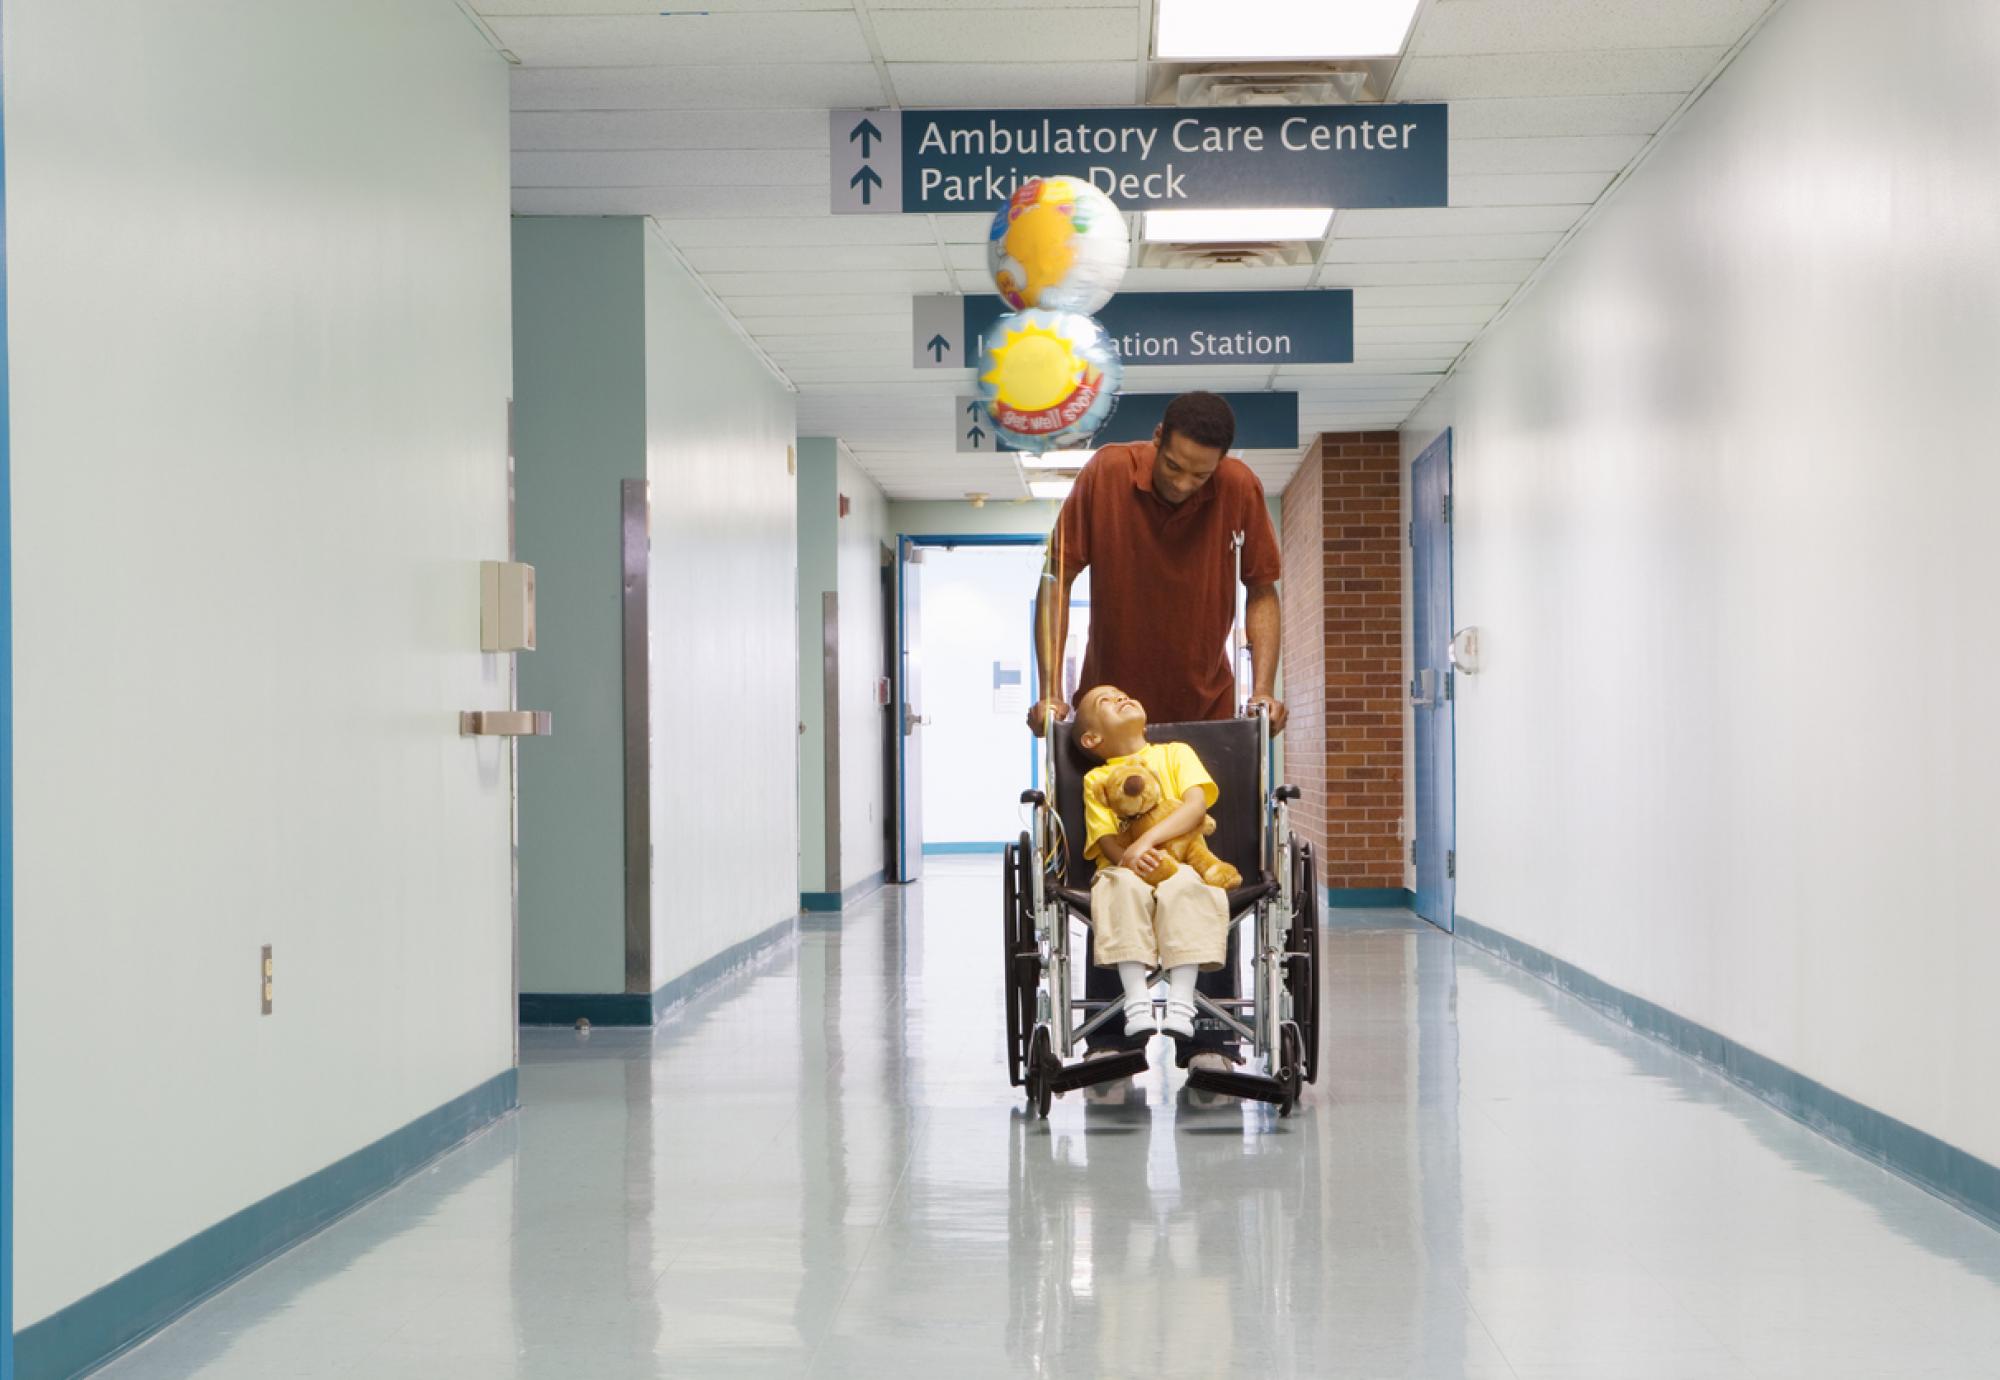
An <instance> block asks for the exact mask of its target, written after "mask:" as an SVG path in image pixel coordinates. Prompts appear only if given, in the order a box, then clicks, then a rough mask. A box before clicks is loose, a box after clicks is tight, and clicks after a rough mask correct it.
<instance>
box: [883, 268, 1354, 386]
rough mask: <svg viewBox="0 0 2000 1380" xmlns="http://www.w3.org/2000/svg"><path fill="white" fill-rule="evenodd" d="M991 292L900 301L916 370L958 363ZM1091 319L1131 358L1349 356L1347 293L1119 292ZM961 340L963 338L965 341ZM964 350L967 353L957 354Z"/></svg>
mask: <svg viewBox="0 0 2000 1380" xmlns="http://www.w3.org/2000/svg"><path fill="white" fill-rule="evenodd" d="M1006 310H1007V307H1006V305H1005V304H1004V303H1003V302H1001V300H1000V299H999V298H998V297H960V296H958V295H957V294H955V293H940V294H936V295H933V296H926V297H915V298H912V299H911V302H910V325H911V332H910V350H911V356H910V357H911V361H912V363H914V364H915V365H916V367H917V368H919V369H967V368H971V367H972V366H973V365H974V364H976V363H978V359H977V355H978V350H979V341H980V339H981V338H982V337H983V336H984V335H985V334H986V330H987V328H988V327H989V326H991V325H992V324H993V323H994V322H995V321H997V320H999V319H1000V317H1001V316H1002V315H1003V314H1004V313H1005V312H1006ZM1097 319H1098V320H1099V321H1100V322H1102V323H1103V325H1104V329H1105V331H1106V332H1107V333H1108V334H1109V335H1110V336H1111V338H1112V339H1113V340H1114V341H1116V342H1117V345H1118V358H1119V360H1120V362H1121V363H1123V364H1124V366H1125V367H1126V368H1128V369H1129V368H1131V367H1132V366H1133V365H1135V364H1169V365H1189V364H1195V365H1200V364H1351V363H1353V361H1354V292H1353V290H1352V289H1350V288H1310V289H1303V290H1299V291H1284V292H1121V293H1119V294H1118V295H1117V296H1116V297H1113V298H1112V299H1111V300H1110V301H1109V302H1107V303H1105V304H1104V306H1103V307H1101V308H1100V309H1099V310H1098V313H1097ZM968 342H970V344H969V345H968ZM968 348H969V349H970V350H971V351H972V353H971V355H968V354H967V350H968Z"/></svg>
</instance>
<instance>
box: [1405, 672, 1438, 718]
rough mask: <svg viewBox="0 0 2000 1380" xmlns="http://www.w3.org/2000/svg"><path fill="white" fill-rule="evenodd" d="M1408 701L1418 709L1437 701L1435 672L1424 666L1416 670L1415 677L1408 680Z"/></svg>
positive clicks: (1425, 707) (1427, 706)
mask: <svg viewBox="0 0 2000 1380" xmlns="http://www.w3.org/2000/svg"><path fill="white" fill-rule="evenodd" d="M1410 703H1411V705H1412V706H1414V707H1415V708H1418V709H1429V708H1430V707H1431V706H1432V705H1434V704H1436V703H1437V672H1436V671H1433V670H1430V669H1429V668H1426V669H1424V670H1421V671H1419V672H1417V678H1416V679H1415V680H1413V681H1411V682H1410Z"/></svg>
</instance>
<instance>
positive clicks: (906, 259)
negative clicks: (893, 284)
mask: <svg viewBox="0 0 2000 1380" xmlns="http://www.w3.org/2000/svg"><path fill="white" fill-rule="evenodd" d="M683 252H684V253H685V254H686V255H687V259H688V262H689V263H691V264H693V265H694V267H695V268H696V269H697V270H699V271H700V272H701V273H703V274H709V273H743V272H752V273H772V272H783V271H786V270H797V269H800V268H811V269H815V270H821V271H825V272H828V273H849V272H853V271H856V270H869V269H882V268H921V269H931V270H935V269H937V268H939V267H940V265H941V260H940V259H939V258H938V250H937V246H936V245H934V244H843V245H827V246H825V247H823V248H820V249H814V250H811V251H809V252H805V253H801V252H800V251H799V250H797V249H792V248H784V247H780V246H771V245H763V246H749V247H743V248H721V247H715V248H697V249H687V250H684V251H683ZM906 315H907V313H906Z"/></svg>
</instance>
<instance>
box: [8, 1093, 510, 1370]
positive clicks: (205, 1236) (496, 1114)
mask: <svg viewBox="0 0 2000 1380" xmlns="http://www.w3.org/2000/svg"><path fill="white" fill-rule="evenodd" d="M517 1078H518V1076H517V1074H516V1072H515V1071H514V1070H513V1069H507V1070H506V1071H504V1072H502V1073H499V1074H496V1075H494V1076H493V1077H492V1078H489V1079H487V1080H486V1081H485V1082H484V1083H481V1084H480V1085H479V1086H478V1087H476V1088H474V1089H473V1090H472V1091H470V1092H468V1093H465V1094H463V1095H461V1096H459V1097H455V1098H453V1099H452V1100H451V1101H449V1102H447V1103H445V1104H444V1105H443V1106H442V1107H438V1108H435V1109H434V1110H432V1111H430V1112H427V1113H425V1114H424V1115H423V1116H420V1117H418V1118H417V1119H416V1120H415V1121H412V1122H411V1123H410V1124H409V1125H407V1126H405V1127H403V1128H402V1129H401V1130H397V1131H391V1132H390V1133H389V1134H388V1135H386V1136H384V1137H382V1139H380V1140H378V1141H376V1142H375V1143H374V1144H372V1145H366V1146H363V1147H362V1148H361V1149H359V1150H356V1151H355V1152H354V1153H353V1154H351V1155H349V1156H347V1157H346V1158H345V1159H341V1160H337V1161H335V1162H334V1163H333V1164H330V1165H328V1166H327V1167H326V1168H325V1169H322V1170H320V1171H319V1172H318V1173H316V1174H312V1175H309V1176H307V1177H306V1178H303V1179H300V1180H299V1181H298V1182H297V1183H295V1184H292V1185H291V1186H290V1187H288V1188H281V1189H279V1190H278V1191H277V1192H276V1193H273V1194H272V1195H271V1196H270V1197H268V1198H265V1199H263V1200H262V1201H261V1202H257V1203H253V1204H251V1205H250V1206H249V1207H247V1208H244V1209H243V1210H242V1211H241V1212H239V1213H236V1214H235V1215H234V1216H231V1217H225V1218H224V1219H223V1220H222V1221H220V1222H217V1223H216V1224H215V1225H214V1226H212V1227H210V1228H208V1229H207V1230H206V1231H203V1232H201V1233H199V1234H198V1235H195V1236H191V1237H189V1238H188V1239H187V1240H186V1241H183V1242H181V1244H180V1245H178V1246H175V1247H174V1248H173V1249H171V1250H169V1251H167V1252H166V1253H165V1254H163V1255H159V1256H155V1257H154V1258H153V1259H151V1260H149V1261H147V1262H146V1263H145V1264H144V1265H141V1266H139V1268H138V1269H136V1270H133V1271H132V1272H131V1273H130V1274H128V1275H124V1276H122V1277H121V1278H119V1279H116V1280H113V1281H112V1282H111V1283H110V1284H107V1285H105V1286H104V1287H103V1288H102V1289H99V1290H98V1291H97V1292H96V1293H94V1294H89V1295H86V1296H85V1297H83V1298H81V1299H78V1300H77V1301H76V1302H75V1303H72V1304H71V1305H69V1307H67V1308H64V1309H62V1310H61V1311H59V1312H56V1313H53V1314H51V1315H49V1316H48V1317H46V1318H43V1319H42V1320H41V1321H40V1322H37V1323H35V1324H33V1325H31V1326H29V1327H24V1328H22V1329H21V1331H20V1332H19V1333H18V1334H16V1335H15V1338H14V1365H15V1374H16V1375H18V1376H19V1377H20V1380H61V1378H62V1377H68V1376H73V1375H76V1374H78V1373H80V1372H82V1371H85V1370H88V1369H90V1368H91V1367H93V1366H98V1365H102V1364H103V1363H104V1362H105V1361H107V1360H109V1359H110V1358H111V1357H112V1356H114V1355H116V1354H117V1353H119V1352H120V1351H123V1350H124V1349H125V1348H127V1347H129V1346H131V1345H133V1344H134V1343H136V1342H138V1341H140V1340H141V1339H143V1338H145V1337H147V1336H149V1335H150V1334H152V1333H153V1332H155V1331H157V1330H158V1329H159V1328H161V1327H163V1326H165V1325H166V1324H167V1323H169V1322H171V1321H173V1319H174V1318H176V1317H178V1316H179V1315H180V1314H182V1313H184V1312H186V1311H187V1310H188V1309H190V1308H192V1307H194V1306H195V1305H196V1304H197V1303H200V1302H201V1301H202V1300H203V1299H205V1298H207V1297H208V1296H209V1295H211V1294H213V1293H215V1292H216V1291H217V1290H219V1289H222V1288H225V1287H226V1286H228V1285H229V1284H231V1283H233V1282H234V1281H235V1280H237V1279H239V1278H241V1277H242V1276H243V1275H245V1274H247V1273H249V1272H250V1271H251V1270H253V1269H255V1268H256V1267H257V1266H259V1265H261V1264H263V1263H264V1262H265V1261H266V1260H269V1259H270V1258H271V1257H272V1256H274V1255H276V1254H278V1253H279V1252H280V1251H283V1250H285V1249H286V1248H288V1247H290V1246H293V1245H295V1244H297V1243H298V1242H299V1241H301V1240H303V1239H304V1238H305V1237H308V1236H310V1235H312V1234H313V1233H314V1232H316V1231H318V1230H320V1229H321V1228H322V1227H324V1226H326V1225H327V1224H328V1223H330V1222H332V1221H334V1220H335V1219H336V1218H339V1217H343V1216H345V1215H346V1214H347V1213H349V1212H352V1211H353V1210H354V1209H355V1208H357V1207H359V1206H360V1205H361V1204H363V1203H365V1202H367V1201H368V1200H369V1199H371V1198H373V1197H375V1196H376V1195H378V1194H380V1193H382V1192H384V1191H385V1190H387V1189H389V1188H392V1187H394V1186H395V1185H396V1184H398V1183H400V1182H402V1181H403V1180H404V1179H406V1178H408V1177H409V1176H410V1175H411V1174H414V1173H415V1172H416V1171H417V1170H419V1169H421V1168H422V1167H423V1166H424V1165H426V1164H428V1163H429V1162H430V1161H432V1160H434V1159H436V1158H437V1157H438V1156H439V1155H441V1154H443V1153H444V1152H445V1151H447V1150H449V1149H451V1148H452V1147H454V1146H456V1145H458V1144H460V1143H461V1142H463V1141H464V1140H465V1139H466V1138H467V1137H468V1136H470V1135H472V1134H473V1133H474V1132H476V1131H478V1130H480V1129H481V1128H483V1127H485V1126H486V1125H488V1124H490V1123H491V1122H493V1121H495V1120H498V1119H499V1118H500V1117H502V1116H504V1115H506V1113H508V1112H509V1111H511V1110H513V1108H514V1107H515V1106H516V1105H517V1103H518V1100H519V1099H518V1081H517Z"/></svg>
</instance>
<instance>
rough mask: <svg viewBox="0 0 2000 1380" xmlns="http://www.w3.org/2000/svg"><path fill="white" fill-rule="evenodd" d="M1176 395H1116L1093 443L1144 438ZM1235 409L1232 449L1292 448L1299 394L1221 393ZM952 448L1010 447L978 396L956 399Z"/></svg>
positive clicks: (964, 450) (1147, 438)
mask: <svg viewBox="0 0 2000 1380" xmlns="http://www.w3.org/2000/svg"><path fill="white" fill-rule="evenodd" d="M1179 396H1180V394H1178V393H1120V394H1119V395H1118V407H1117V409H1116V410H1115V411H1113V412H1112V414H1111V420H1110V421H1108V422H1106V423H1105V424H1104V427H1103V429H1102V430H1100V431H1099V432H1098V433H1097V435H1095V436H1093V437H1092V438H1091V442H1092V444H1094V445H1100V446H1108V445H1112V444H1115V443H1117V442H1120V441H1150V440H1152V439H1153V428H1155V427H1157V426H1158V425H1159V424H1160V418H1161V417H1162V416H1164V415H1165V414H1166V410H1167V404H1168V403H1170V402H1172V401H1173V400H1174V399H1175V398H1177V397H1179ZM1222 396H1223V397H1224V398H1225V399H1227V400H1228V402H1229V406H1230V408H1231V410H1232V411H1234V412H1235V413H1236V444H1235V445H1234V446H1232V447H1231V449H1232V450H1294V449H1297V447H1298V444H1299V395H1298V394H1297V393H1224V394H1223V395H1222ZM953 415H954V416H955V417H956V418H957V421H956V423H954V428H955V430H957V432H958V450H959V452H960V453H961V454H986V453H989V452H992V451H996V450H1004V451H1011V450H1013V449H1014V447H1013V446H1010V445H1008V444H1007V443H1006V441H1004V440H1003V439H1001V438H1000V436H999V435H998V434H997V433H996V432H995V431H994V428H993V421H992V419H991V418H990V417H988V416H987V415H986V409H985V408H984V407H982V406H980V403H979V399H977V398H975V397H971V396H969V395H962V396H960V397H959V399H958V411H957V412H956V413H954V414H953Z"/></svg>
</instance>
